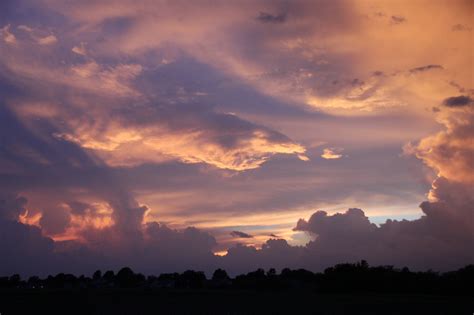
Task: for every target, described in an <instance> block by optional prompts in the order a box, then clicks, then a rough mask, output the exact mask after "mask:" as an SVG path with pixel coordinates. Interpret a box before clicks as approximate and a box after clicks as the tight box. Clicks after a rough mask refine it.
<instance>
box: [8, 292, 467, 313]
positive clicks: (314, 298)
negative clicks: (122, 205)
mask: <svg viewBox="0 0 474 315" xmlns="http://www.w3.org/2000/svg"><path fill="white" fill-rule="evenodd" d="M0 294H1V297H0V311H1V314H2V315H10V314H117V315H119V314H328V315H329V314H446V315H450V314H469V315H470V314H472V313H473V310H474V303H473V300H472V298H470V297H453V296H449V297H446V296H417V295H412V296H403V295H372V294H370V295H368V294H364V295H359V294H352V295H336V294H316V293H311V292H304V291H303V292H301V291H280V292H271V291H253V290H236V291H226V290H161V289H160V290H141V289H140V290H137V289H95V290H46V291H35V290H15V291H11V290H2V291H0Z"/></svg>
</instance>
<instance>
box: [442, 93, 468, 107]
mask: <svg viewBox="0 0 474 315" xmlns="http://www.w3.org/2000/svg"><path fill="white" fill-rule="evenodd" d="M473 102H474V100H473V99H472V98H471V97H470V96H466V95H459V96H452V97H448V98H447V99H445V100H444V101H443V105H444V106H447V107H462V106H468V105H472V104H473Z"/></svg>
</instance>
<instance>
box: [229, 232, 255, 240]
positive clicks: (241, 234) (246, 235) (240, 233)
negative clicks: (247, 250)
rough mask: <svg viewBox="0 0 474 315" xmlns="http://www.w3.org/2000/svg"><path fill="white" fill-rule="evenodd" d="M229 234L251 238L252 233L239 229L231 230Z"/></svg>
mask: <svg viewBox="0 0 474 315" xmlns="http://www.w3.org/2000/svg"><path fill="white" fill-rule="evenodd" d="M230 235H232V236H233V237H236V238H253V236H252V235H250V234H247V233H245V232H240V231H232V232H230Z"/></svg>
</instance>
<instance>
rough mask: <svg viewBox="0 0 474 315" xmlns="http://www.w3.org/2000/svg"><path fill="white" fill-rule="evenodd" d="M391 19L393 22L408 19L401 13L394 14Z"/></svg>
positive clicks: (396, 22)
mask: <svg viewBox="0 0 474 315" xmlns="http://www.w3.org/2000/svg"><path fill="white" fill-rule="evenodd" d="M391 21H392V23H393V24H401V23H404V22H406V21H407V19H406V18H405V17H404V16H401V15H392V17H391Z"/></svg>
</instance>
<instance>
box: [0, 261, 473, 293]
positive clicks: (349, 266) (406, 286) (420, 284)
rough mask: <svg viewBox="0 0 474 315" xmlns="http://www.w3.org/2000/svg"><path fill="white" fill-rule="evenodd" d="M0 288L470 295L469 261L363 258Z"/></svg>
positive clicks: (62, 278)
mask: <svg viewBox="0 0 474 315" xmlns="http://www.w3.org/2000/svg"><path fill="white" fill-rule="evenodd" d="M0 289H1V290H83V289H87V290H88V289H92V290H94V289H134V290H137V289H138V290H167V289H171V290H183V289H184V290H186V289H188V290H189V289H191V290H309V291H314V292H320V293H358V292H359V293H370V292H374V293H387V294H396V293H401V294H407V293H408V294H409V293H413V294H433V295H435V294H443V295H469V296H474V265H468V266H466V267H463V268H461V269H458V270H456V271H450V272H445V273H439V272H434V271H431V270H428V271H423V272H413V271H410V270H409V269H408V268H406V267H405V268H402V269H397V268H394V267H393V266H369V265H368V263H367V262H366V261H360V262H358V263H344V264H338V265H335V266H334V267H330V268H327V269H326V270H324V272H319V273H314V272H311V271H308V270H305V269H297V270H291V269H288V268H285V269H283V270H282V271H281V272H280V273H277V272H276V270H275V269H269V270H267V271H265V270H263V269H257V270H256V271H253V272H249V273H247V274H242V275H238V276H236V277H234V278H231V277H230V276H229V275H228V274H227V272H226V271H225V270H223V269H217V270H216V271H215V272H214V273H213V275H212V277H211V278H210V279H208V278H206V275H205V273H204V272H201V271H193V270H188V271H185V272H183V273H163V274H161V275H159V276H153V275H150V276H147V277H146V276H144V275H143V274H141V273H135V272H133V270H132V269H130V268H128V267H125V268H122V269H120V270H119V271H118V272H117V273H115V272H114V271H111V270H109V271H106V272H104V273H102V272H101V271H100V270H98V271H96V272H94V274H93V275H92V277H87V276H84V275H81V276H79V277H77V276H75V275H72V274H64V273H59V274H57V275H55V276H52V275H50V276H48V277H46V278H44V279H40V278H39V277H36V276H33V277H30V278H28V279H21V277H20V276H19V275H12V276H10V277H0Z"/></svg>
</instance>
